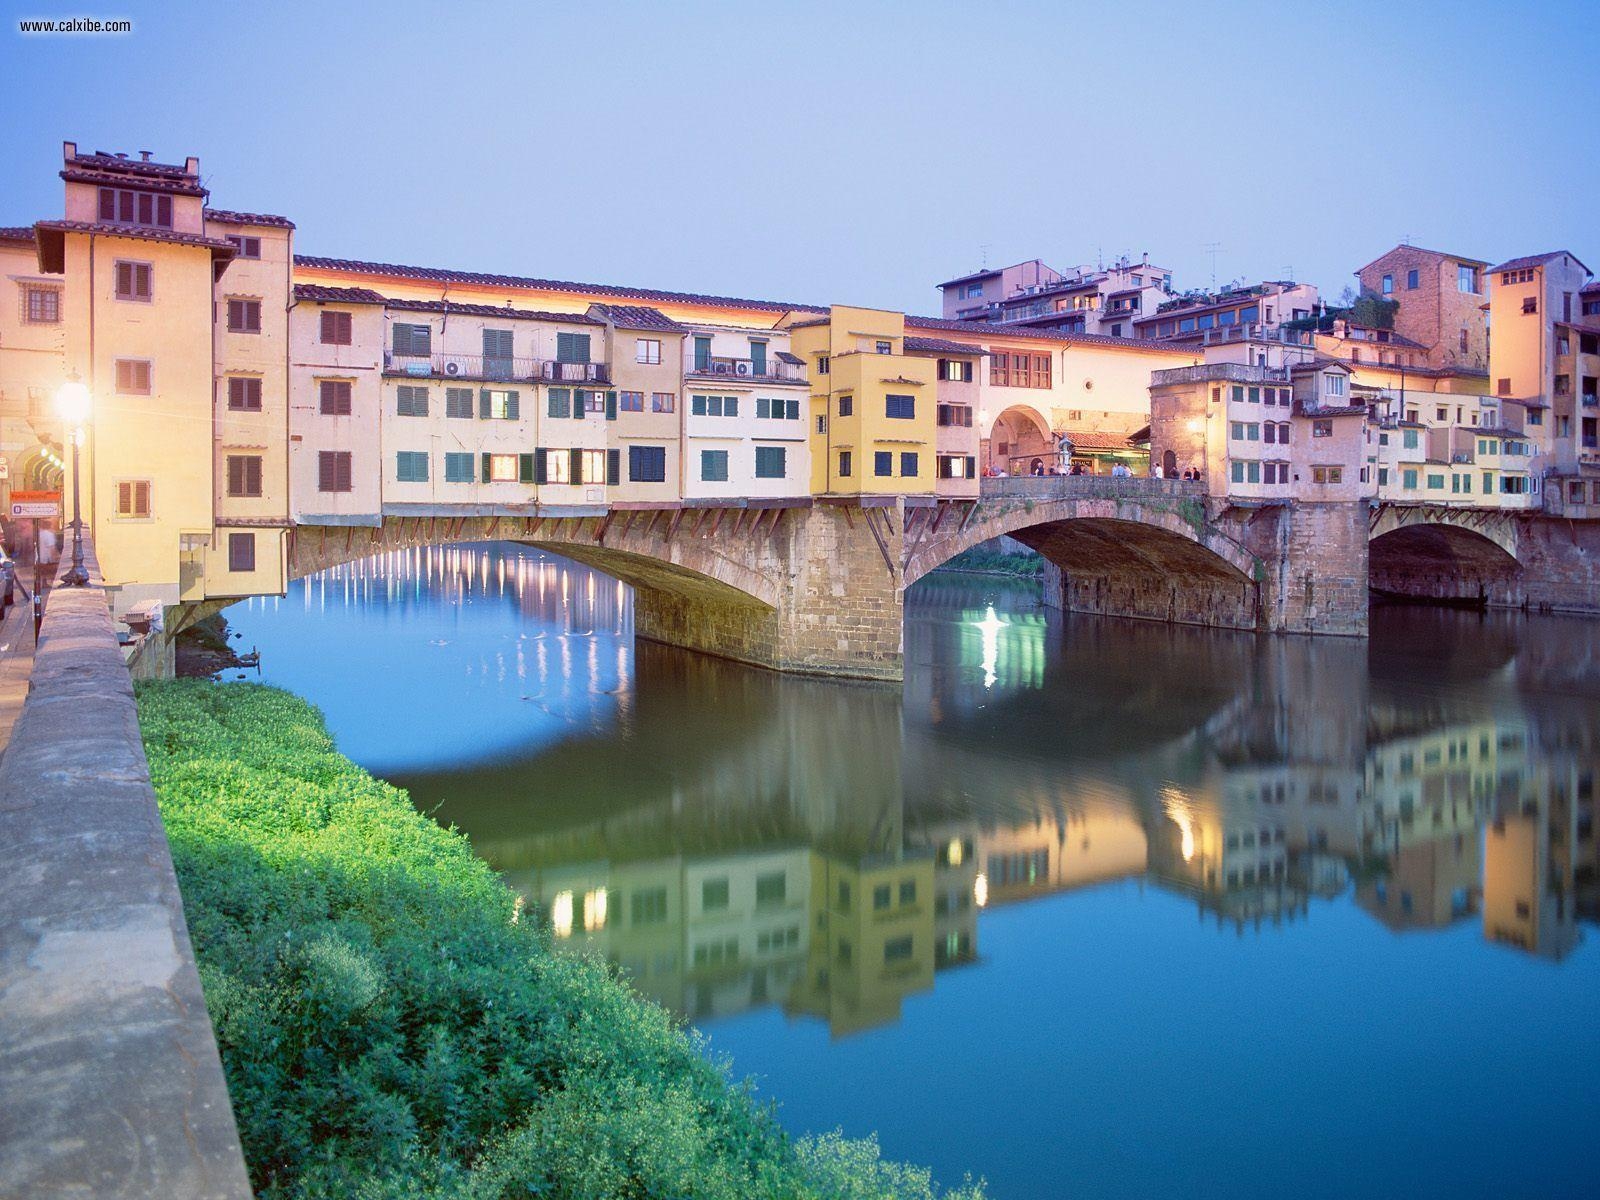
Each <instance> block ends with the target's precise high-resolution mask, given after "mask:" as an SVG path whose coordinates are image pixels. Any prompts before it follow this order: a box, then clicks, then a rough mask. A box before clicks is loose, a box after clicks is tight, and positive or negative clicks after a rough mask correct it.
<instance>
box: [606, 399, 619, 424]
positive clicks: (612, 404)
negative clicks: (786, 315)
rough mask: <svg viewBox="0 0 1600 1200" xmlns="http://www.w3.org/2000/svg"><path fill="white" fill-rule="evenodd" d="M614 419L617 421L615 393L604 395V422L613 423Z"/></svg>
mask: <svg viewBox="0 0 1600 1200" xmlns="http://www.w3.org/2000/svg"><path fill="white" fill-rule="evenodd" d="M616 419H617V394H616V393H615V392H607V393H606V420H608V421H615V420H616Z"/></svg>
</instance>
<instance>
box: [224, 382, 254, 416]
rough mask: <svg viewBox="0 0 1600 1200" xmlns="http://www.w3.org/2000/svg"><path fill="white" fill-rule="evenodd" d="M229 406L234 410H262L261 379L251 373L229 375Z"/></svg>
mask: <svg viewBox="0 0 1600 1200" xmlns="http://www.w3.org/2000/svg"><path fill="white" fill-rule="evenodd" d="M228 407H229V408H230V409H232V410H233V411H234V412H260V411H261V380H260V379H258V378H256V377H254V376H250V375H230V376H228Z"/></svg>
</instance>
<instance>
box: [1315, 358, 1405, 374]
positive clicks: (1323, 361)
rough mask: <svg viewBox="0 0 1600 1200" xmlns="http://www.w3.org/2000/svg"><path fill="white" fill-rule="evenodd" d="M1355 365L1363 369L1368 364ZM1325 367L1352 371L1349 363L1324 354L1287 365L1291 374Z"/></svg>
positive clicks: (1387, 364)
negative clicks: (1307, 360) (1306, 360)
mask: <svg viewBox="0 0 1600 1200" xmlns="http://www.w3.org/2000/svg"><path fill="white" fill-rule="evenodd" d="M1355 365H1356V366H1361V367H1364V366H1367V365H1369V364H1367V363H1357V364H1355ZM1370 365H1371V366H1375V367H1376V366H1385V367H1387V366H1390V365H1391V364H1389V363H1381V364H1380V363H1372V364H1370ZM1327 367H1342V368H1343V369H1344V370H1346V371H1349V370H1352V369H1353V368H1352V367H1351V365H1350V364H1349V363H1347V362H1345V360H1344V359H1342V358H1329V357H1328V356H1327V355H1326V354H1318V355H1316V356H1314V357H1313V358H1312V359H1311V361H1310V362H1297V363H1291V364H1289V370H1290V372H1291V373H1293V372H1295V371H1321V370H1324V369H1325V368H1327ZM1396 369H1398V368H1396Z"/></svg>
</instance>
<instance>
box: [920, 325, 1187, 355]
mask: <svg viewBox="0 0 1600 1200" xmlns="http://www.w3.org/2000/svg"><path fill="white" fill-rule="evenodd" d="M906 327H907V328H908V329H910V328H916V329H940V330H945V331H947V332H949V333H964V334H966V335H967V336H968V337H984V338H1030V339H1035V340H1042V341H1050V342H1065V343H1067V344H1070V345H1083V346H1116V347H1118V348H1120V349H1123V350H1143V351H1146V352H1148V353H1151V354H1172V355H1181V356H1182V357H1184V358H1190V359H1192V358H1193V357H1194V351H1193V350H1189V349H1185V348H1184V347H1181V346H1170V345H1166V344H1164V343H1162V342H1149V341H1145V340H1143V339H1142V338H1123V337H1110V336H1108V335H1106V334H1101V333H1067V332H1066V331H1064V330H1060V329H1017V328H1015V327H1013V326H1011V325H995V324H991V323H989V322H987V321H946V320H943V319H941V318H939V317H909V316H908V317H907V318H906Z"/></svg>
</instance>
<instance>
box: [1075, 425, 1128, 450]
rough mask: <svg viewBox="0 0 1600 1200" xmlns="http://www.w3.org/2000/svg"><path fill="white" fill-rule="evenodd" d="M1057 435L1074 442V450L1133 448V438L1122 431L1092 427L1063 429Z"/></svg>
mask: <svg viewBox="0 0 1600 1200" xmlns="http://www.w3.org/2000/svg"><path fill="white" fill-rule="evenodd" d="M1057 436H1059V437H1064V438H1066V439H1067V441H1069V442H1071V443H1072V448H1073V449H1074V450H1133V449H1136V447H1135V446H1134V444H1133V441H1132V439H1131V438H1128V437H1126V436H1124V435H1123V434H1120V433H1099V432H1097V431H1095V430H1092V429H1062V430H1058V431H1057Z"/></svg>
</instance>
